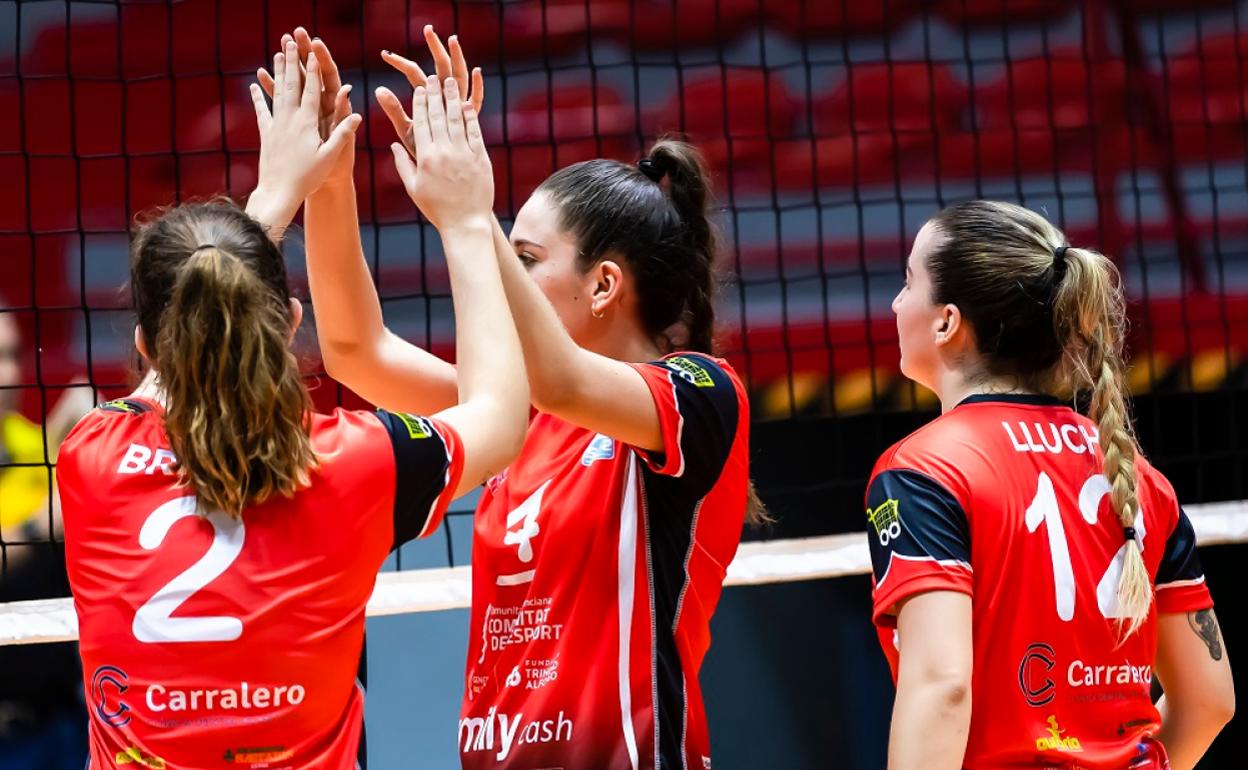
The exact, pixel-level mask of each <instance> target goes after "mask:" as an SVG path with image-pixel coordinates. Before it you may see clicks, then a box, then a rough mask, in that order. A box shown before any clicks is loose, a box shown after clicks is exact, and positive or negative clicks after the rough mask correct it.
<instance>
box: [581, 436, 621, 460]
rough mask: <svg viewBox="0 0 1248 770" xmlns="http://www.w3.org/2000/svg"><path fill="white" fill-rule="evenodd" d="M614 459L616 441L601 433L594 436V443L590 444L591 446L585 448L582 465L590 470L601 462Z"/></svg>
mask: <svg viewBox="0 0 1248 770" xmlns="http://www.w3.org/2000/svg"><path fill="white" fill-rule="evenodd" d="M614 457H615V439H613V438H611V437H610V436H604V435H602V434H601V433H599V434H598V435H597V436H594V439H593V441H590V442H589V446H587V447H585V454H583V455H581V465H584V466H585V467H586V468H588V467H589V466H591V465H593V464H594V463H596V462H597V461H599V460H610V459H613V458H614Z"/></svg>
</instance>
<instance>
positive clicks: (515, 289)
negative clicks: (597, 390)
mask: <svg viewBox="0 0 1248 770" xmlns="http://www.w3.org/2000/svg"><path fill="white" fill-rule="evenodd" d="M494 252H495V255H496V256H497V257H498V267H499V271H500V272H501V273H502V277H503V288H504V289H505V290H506V292H507V302H508V303H509V304H510V306H511V313H512V316H513V317H514V318H515V325H516V331H517V332H519V334H520V343H521V346H522V347H523V350H524V364H525V369H526V370H527V372H528V377H529V389H530V391H531V393H530V398H532V400H533V405H534V406H536V407H537V408H538V409H541V410H542V411H544V412H557V411H558V409H559V408H560V406H562V405H564V404H566V403H567V402H568V401H569V400H570V399H572V398H574V396H575V393H576V386H577V383H576V378H577V377H578V376H579V374H580V370H579V369H578V367H577V365H576V358H577V357H578V356H580V355H583V354H584V353H585V351H583V350H581V348H580V346H579V345H577V344H576V343H575V342H573V340H572V337H571V336H570V335H569V334H568V330H567V329H565V328H564V326H563V322H562V321H560V320H559V316H558V315H556V314H555V309H554V308H553V307H551V305H550V302H549V301H548V300H547V299H546V297H545V296H544V295H543V294H542V292H541V290H540V289H538V288H537V284H535V283H533V280H532V279H531V278H529V276H528V273H527V272H526V271H525V269H524V265H523V264H521V263H520V259H519V258H518V257H517V256H516V252H515V250H514V249H513V248H512V247H511V242H510V241H508V240H507V235H506V233H504V232H503V228H502V226H501V225H499V223H498V220H495V221H494Z"/></svg>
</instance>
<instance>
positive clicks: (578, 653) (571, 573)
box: [459, 353, 749, 770]
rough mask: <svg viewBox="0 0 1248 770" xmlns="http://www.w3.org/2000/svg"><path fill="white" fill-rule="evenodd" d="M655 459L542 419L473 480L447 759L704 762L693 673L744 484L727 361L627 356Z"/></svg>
mask: <svg viewBox="0 0 1248 770" xmlns="http://www.w3.org/2000/svg"><path fill="white" fill-rule="evenodd" d="M636 369H637V371H638V372H639V373H640V374H641V376H642V377H644V378H645V380H646V383H647V384H648V385H649V387H650V392H651V394H652V396H653V398H654V402H655V405H656V406H657V407H658V412H659V419H660V422H661V425H662V434H663V447H664V449H663V451H662V452H644V451H640V450H638V449H635V448H633V447H630V446H628V445H625V444H623V443H621V442H620V441H617V440H615V439H613V438H611V437H610V436H606V435H602V434H596V433H594V432H593V431H590V430H587V429H585V428H581V427H578V426H576V425H572V424H570V423H568V422H566V421H564V420H561V419H559V418H557V417H553V416H551V415H548V414H539V415H538V416H537V417H536V418H535V419H534V421H533V423H532V425H531V427H530V430H529V435H528V439H527V441H526V442H525V445H524V449H523V451H522V452H521V454H520V456H519V458H518V459H517V460H516V461H515V463H514V464H513V465H512V466H511V467H510V468H509V469H508V470H507V471H506V472H504V473H503V474H500V475H499V476H498V477H497V478H495V479H493V480H492V481H491V482H489V484H487V488H486V492H485V495H484V497H483V499H482V501H481V504H480V507H479V508H478V510H477V515H476V522H475V527H476V531H475V536H474V541H473V551H472V571H473V573H472V574H473V580H472V589H473V602H472V620H471V626H470V628H469V649H468V662H467V672H466V680H465V693H464V702H463V707H462V711H461V714H460V717H461V718H460V723H459V745H460V750H461V758H462V763H463V767H464V768H467V769H468V770H481V769H484V768H513V769H514V770H531V769H532V768H556V767H562V768H586V769H588V768H626V769H629V768H631V770H638V769H639V768H656V767H659V766H660V765H661V766H662V767H664V768H697V770H703V768H707V767H710V758H709V757H710V741H709V738H708V735H707V726H706V714H705V710H704V708H703V704H702V693H701V688H700V686H699V684H698V670H699V668H700V666H701V664H702V658H703V656H704V655H705V654H706V651H707V648H708V646H709V645H710V628H709V622H710V618H711V614H712V613H713V612H714V610H715V606H716V603H717V602H718V600H719V596H720V592H721V587H722V584H723V579H724V575H725V570H726V569H727V566H728V564H729V562H731V561H732V558H733V556H734V554H735V553H736V550H737V545H738V543H739V541H740V538H741V529H742V524H743V519H744V514H745V507H746V495H747V486H748V478H749V472H748V443H749V433H748V431H749V407H748V402H747V400H746V396H745V391H744V388H743V387H742V385H741V382H740V381H739V380H738V379H737V376H736V374H735V373H734V372H733V371H732V369H731V368H730V367H729V366H728V364H727V363H725V362H723V361H720V360H717V359H713V358H710V357H707V356H703V355H698V354H690V353H682V354H679V355H674V356H669V357H668V358H665V359H663V360H662V361H657V362H654V363H650V364H639V365H636Z"/></svg>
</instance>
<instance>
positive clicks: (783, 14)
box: [764, 0, 920, 39]
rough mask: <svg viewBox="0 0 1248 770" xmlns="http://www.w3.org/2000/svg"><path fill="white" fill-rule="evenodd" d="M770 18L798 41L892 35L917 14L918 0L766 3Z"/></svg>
mask: <svg viewBox="0 0 1248 770" xmlns="http://www.w3.org/2000/svg"><path fill="white" fill-rule="evenodd" d="M764 2H765V5H766V7H767V16H768V18H769V19H770V20H771V22H772V23H774V24H775V25H776V26H777V27H779V28H780V29H781V30H783V31H784V32H785V33H787V34H789V35H791V36H793V37H796V38H809V39H821V38H840V37H852V36H855V35H879V34H882V33H884V34H886V33H890V32H892V31H893V30H895V29H896V28H897V27H899V26H900V25H901V24H903V23H905V22H906V21H909V20H910V19H911V18H912V17H913V16H914V14H915V13H916V12H918V10H919V7H920V3H919V2H918V0H875V1H874V2H846V1H845V0H801V1H799V0H764Z"/></svg>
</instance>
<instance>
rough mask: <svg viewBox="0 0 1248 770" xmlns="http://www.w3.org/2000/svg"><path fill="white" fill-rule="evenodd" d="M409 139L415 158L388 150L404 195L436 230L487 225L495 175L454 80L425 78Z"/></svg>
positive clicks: (471, 110)
mask: <svg viewBox="0 0 1248 770" xmlns="http://www.w3.org/2000/svg"><path fill="white" fill-rule="evenodd" d="M411 135H412V143H413V148H414V150H415V156H416V157H418V158H420V164H419V166H418V165H417V164H416V163H415V161H414V160H413V156H412V155H410V154H409V152H408V150H407V149H406V148H405V147H404V146H403V145H402V144H400V143H398V142H395V143H393V144H391V145H390V149H391V151H392V152H393V153H394V165H395V168H396V169H397V170H398V172H399V177H400V178H401V179H402V180H403V186H404V187H405V188H407V194H408V195H409V196H411V199H412V201H413V202H414V203H415V204H416V205H417V206H418V207H419V208H420V210H421V213H423V214H424V215H425V216H426V217H427V218H428V219H429V221H430V222H432V223H433V224H434V226H435V227H437V228H438V230H440V231H442V232H443V235H444V236H445V234H446V228H448V227H451V226H454V225H456V224H460V223H463V224H477V225H480V224H485V225H486V226H487V227H488V226H489V223H490V221H491V215H492V207H493V204H494V173H493V170H492V168H491V166H490V157H489V155H487V154H486V151H485V142H484V140H483V139H482V137H481V124H480V122H478V119H477V110H476V107H475V106H474V105H473V104H472V103H471V102H467V103H465V102H464V101H463V100H462V99H461V98H460V94H459V84H458V82H457V81H456V80H455V78H453V77H448V78H446V79H445V81H441V82H439V80H438V78H437V77H436V76H431V77H428V78H426V81H425V85H423V86H417V87H416V91H415V93H414V94H413V95H412V119H411Z"/></svg>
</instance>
